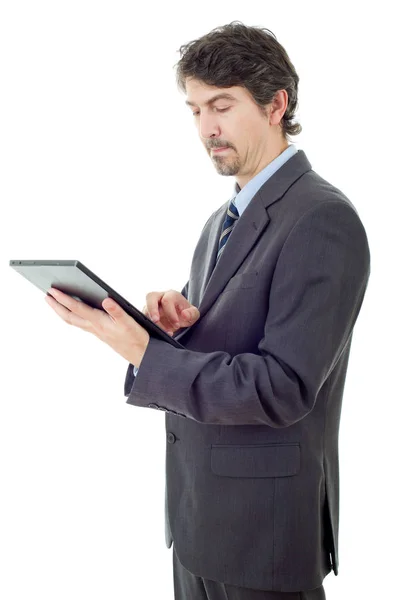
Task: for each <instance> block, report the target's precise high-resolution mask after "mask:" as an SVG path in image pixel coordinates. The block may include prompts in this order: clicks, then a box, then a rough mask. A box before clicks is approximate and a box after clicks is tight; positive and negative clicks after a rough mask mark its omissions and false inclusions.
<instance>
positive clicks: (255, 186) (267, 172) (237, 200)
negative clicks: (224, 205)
mask: <svg viewBox="0 0 400 600" xmlns="http://www.w3.org/2000/svg"><path fill="white" fill-rule="evenodd" d="M296 152H297V148H296V146H294V145H293V144H289V146H288V147H287V148H286V150H284V151H283V152H281V154H279V156H277V157H276V158H274V160H273V161H272V162H270V163H269V164H268V165H267V166H266V167H264V169H263V170H262V171H260V172H259V173H257V175H256V176H255V177H253V179H250V181H248V182H247V183H246V185H245V186H244V188H243V189H240V187H239V185H238V183H237V182H235V186H234V192H233V194H232V196H231V197H230V199H229V201H231V200H232V201H233V203H234V205H235V206H236V208H237V210H238V213H239V217H240V216H241V215H242V214H243V212H244V210H245V209H246V208H247V206H248V205H249V204H250V201H251V199H252V198H253V197H254V196H255V194H256V192H258V190H259V189H260V187H261V186H262V185H264V183H265V182H266V181H267V180H268V179H269V178H270V177H271V175H273V174H274V173H275V172H276V171H277V170H278V169H279V168H280V167H281V166H282V165H283V164H285V162H286V161H288V160H289V158H291V157H292V156H293V155H294V154H296ZM138 371H139V369H138V368H136V367H135V366H134V367H133V374H134V375H135V377H136V375H137V372H138ZM134 383H135V382H134Z"/></svg>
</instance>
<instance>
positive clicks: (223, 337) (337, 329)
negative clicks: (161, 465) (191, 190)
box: [49, 22, 370, 600]
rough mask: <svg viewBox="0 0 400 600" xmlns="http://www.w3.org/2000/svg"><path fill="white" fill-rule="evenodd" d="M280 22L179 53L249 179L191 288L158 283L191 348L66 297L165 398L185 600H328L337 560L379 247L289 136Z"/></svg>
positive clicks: (173, 523)
mask: <svg viewBox="0 0 400 600" xmlns="http://www.w3.org/2000/svg"><path fill="white" fill-rule="evenodd" d="M267 32H268V30H261V29H258V28H254V27H253V28H252V27H246V26H244V25H243V24H240V23H239V24H237V23H235V22H234V23H232V24H229V25H226V26H224V27H222V28H217V29H216V30H213V31H212V32H210V33H209V34H207V35H206V36H203V38H200V39H199V40H196V41H195V42H193V43H192V44H188V45H187V46H185V47H184V55H183V57H182V58H181V61H180V62H179V63H178V65H179V69H178V82H179V84H180V86H181V87H182V89H184V91H185V92H186V96H187V97H186V104H187V105H188V106H189V107H190V109H191V110H192V112H193V115H194V121H195V124H196V127H197V131H198V134H199V136H200V139H201V141H202V143H203V144H204V146H205V149H206V151H207V152H208V153H209V155H210V159H211V160H212V163H213V165H214V166H215V168H216V169H217V171H218V172H219V173H220V174H221V175H226V176H234V177H235V180H236V183H235V188H234V194H233V196H232V198H231V199H230V201H228V202H224V204H223V205H222V206H221V207H220V208H219V209H218V210H216V211H215V212H214V213H213V214H212V215H211V217H210V218H209V219H208V221H207V223H206V224H205V226H204V228H203V231H202V233H201V235H200V239H199V241H198V244H197V246H196V249H195V252H194V255H193V260H192V265H191V271H190V277H189V280H188V282H187V283H186V285H185V287H184V288H183V290H182V292H181V293H179V292H177V291H175V290H169V291H167V292H152V293H150V294H148V296H147V305H146V307H145V309H144V312H145V313H146V314H148V315H150V316H153V315H154V320H155V321H158V324H159V325H160V326H161V327H162V328H163V329H165V330H166V331H169V332H170V334H172V335H174V337H175V339H177V340H179V341H180V342H181V343H182V345H183V346H184V347H185V348H184V349H180V348H176V347H173V346H172V345H170V344H167V343H166V342H165V341H162V340H160V339H157V338H153V337H149V335H148V334H147V332H146V331H145V330H144V329H143V328H142V327H140V326H139V325H138V324H137V323H136V322H135V321H134V320H133V319H132V318H131V317H129V316H128V315H127V314H126V313H125V312H124V311H123V310H122V309H121V308H120V307H118V305H117V304H116V303H115V302H113V301H112V300H111V299H107V300H105V301H104V304H103V306H104V308H105V310H106V311H107V314H104V313H103V311H97V310H95V309H91V308H90V307H88V306H86V305H83V306H82V304H83V303H80V302H78V301H75V300H73V299H72V298H69V297H68V296H66V295H65V294H60V293H58V294H57V293H56V292H54V295H55V297H56V299H57V300H58V301H59V304H56V303H55V302H54V301H52V300H49V302H52V305H53V307H54V309H55V310H56V311H57V312H58V313H59V314H60V316H61V317H62V318H64V319H65V320H66V321H67V322H68V323H70V324H72V325H76V326H79V327H81V328H83V329H85V330H87V331H90V332H91V333H93V334H94V335H97V337H99V339H102V340H103V341H105V342H106V343H108V344H109V345H110V346H111V347H113V348H114V349H115V350H116V351H117V352H119V354H120V355H121V356H123V357H124V358H126V359H127V360H128V361H129V362H130V364H129V367H128V372H127V377H126V381H125V395H126V396H127V402H128V403H129V404H132V405H136V406H143V407H150V408H155V409H159V410H164V411H165V412H166V415H165V417H166V439H167V444H166V446H167V453H166V486H167V489H166V542H167V546H168V547H171V545H172V542H173V543H174V545H173V566H174V589H175V598H176V599H179V600H183V599H185V600H203V599H209V600H219V599H222V598H224V599H226V598H229V600H232V599H235V600H253V599H254V600H255V599H259V600H261V599H263V600H273V599H282V600H285V599H286V600H290V599H293V600H294V599H295V598H296V599H299V598H301V599H302V600H321V599H323V598H325V592H324V588H323V579H324V577H325V576H326V575H327V574H328V573H329V572H330V571H331V570H333V571H334V573H335V574H336V575H337V573H338V515H339V464H338V432H339V421H340V413H341V403H342V396H343V389H344V384H345V378H346V371H347V365H348V360H349V353H350V347H351V341H352V335H353V329H354V325H355V322H356V320H357V317H358V314H359V311H360V308H361V305H362V302H363V298H364V295H365V291H366V288H367V284H368V279H369V274H370V253H369V246H368V240H367V236H366V232H365V229H364V227H363V225H362V222H361V220H360V218H359V216H358V213H357V211H356V209H355V207H354V206H353V205H352V203H351V202H350V200H349V199H348V198H347V197H346V196H345V195H344V194H343V193H342V192H341V191H340V190H338V189H337V188H336V187H334V186H333V185H332V184H330V183H328V182H327V181H326V180H324V179H323V178H322V177H320V176H319V175H318V174H317V173H316V172H315V171H313V169H312V166H311V164H310V162H309V161H308V159H307V157H306V155H305V153H304V152H303V151H302V150H298V149H296V148H295V146H294V145H293V144H289V143H288V135H296V134H297V133H299V132H300V131H301V127H300V125H298V124H296V123H293V122H292V120H293V116H294V112H295V109H296V105H297V83H298V76H297V74H296V72H295V70H294V67H293V65H292V63H291V62H290V60H289V58H288V56H287V54H286V52H285V50H284V49H283V48H282V46H281V45H280V44H279V43H278V42H277V40H276V39H275V37H274V36H273V34H272V35H270V34H269V33H267ZM222 148H226V150H222ZM50 292H51V293H53V291H52V290H51V291H50ZM62 305H63V306H62ZM64 307H65V308H64ZM69 311H71V312H69ZM176 332H178V333H176ZM134 367H135V368H134Z"/></svg>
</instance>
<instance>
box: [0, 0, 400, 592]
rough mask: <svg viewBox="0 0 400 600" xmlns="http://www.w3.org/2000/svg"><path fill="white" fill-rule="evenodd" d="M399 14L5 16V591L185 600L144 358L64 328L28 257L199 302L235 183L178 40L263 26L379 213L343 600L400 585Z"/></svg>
mask: <svg viewBox="0 0 400 600" xmlns="http://www.w3.org/2000/svg"><path fill="white" fill-rule="evenodd" d="M395 6H396V3H395V2H389V1H386V2H384V1H381V2H379V3H376V4H369V3H365V2H359V3H356V2H345V3H343V4H340V3H338V2H332V3H329V4H328V3H325V2H316V3H310V2H301V3H298V2H284V3H275V4H273V3H266V2H253V3H252V2H245V3H238V2H229V3H216V2H204V1H203V2H187V1H185V2H181V3H179V2H174V1H172V2H168V3H161V2H160V3H158V4H157V3H146V4H145V5H144V6H139V5H135V4H134V3H133V2H128V1H118V0H113V2H104V1H99V0H97V1H96V2H94V1H90V0H79V1H76V0H69V1H68V2H66V1H63V2H61V1H53V2H50V1H47V2H45V1H43V0H36V1H35V2H28V1H25V2H22V1H18V0H13V1H12V2H11V0H8V2H7V1H3V3H2V5H1V13H0V61H1V65H0V69H1V70H0V86H1V94H0V119H1V132H0V145H1V146H0V149H1V157H0V159H1V162H0V164H1V178H0V186H1V188H0V202H1V216H0V227H1V230H0V258H1V260H0V285H1V294H0V310H1V336H0V339H1V356H2V358H1V379H0V381H1V394H0V410H1V414H0V461H1V462H0V486H1V487H0V519H1V521H0V571H1V572H0V597H1V598H2V599H4V600H15V599H18V600H22V599H24V600H25V599H26V598H41V600H46V599H51V600H54V599H55V598H56V599H57V600H64V599H70V598H74V599H76V600H81V599H82V600H83V599H85V600H86V599H89V598H90V599H91V598H96V600H100V599H110V600H111V599H113V600H114V599H118V600H127V599H128V598H129V599H130V598H140V599H141V600H147V599H148V600H153V599H154V598H163V599H167V600H172V599H173V580H172V549H171V550H167V548H166V546H165V544H164V484H165V474H164V465H165V463H164V461H165V432H164V413H163V412H157V411H155V410H151V409H144V408H137V407H132V406H129V405H127V404H126V403H125V397H124V395H123V384H124V380H125V374H126V368H127V362H126V361H125V360H124V359H123V358H122V357H120V356H119V355H118V354H117V353H115V352H114V351H113V350H112V349H111V348H110V347H109V346H107V345H106V344H103V343H101V342H100V341H99V340H98V339H97V338H95V337H94V336H91V335H90V334H88V333H85V332H83V331H81V330H79V329H77V328H73V327H70V326H68V325H67V324H66V323H64V322H63V321H62V320H61V319H60V318H59V317H58V316H57V315H56V314H55V313H54V312H53V310H52V309H51V308H50V307H49V306H48V305H47V304H46V302H45V300H44V294H43V293H41V292H40V290H38V289H37V288H36V287H34V286H33V285H30V284H29V283H28V282H27V281H26V280H25V279H24V278H23V277H21V276H20V275H19V274H17V273H16V272H15V271H14V270H12V269H11V268H10V267H9V260H10V259H77V260H80V261H81V262H83V263H84V264H85V265H86V266H88V267H89V268H90V269H91V270H92V271H94V272H95V273H96V274H97V275H98V276H100V277H101V278H102V279H104V280H105V281H107V282H108V283H109V284H110V285H111V286H112V287H113V288H114V289H116V290H118V291H119V293H120V294H122V295H123V296H124V297H126V298H127V299H129V300H130V302H132V303H133V304H135V305H137V306H138V307H139V308H142V307H143V305H144V303H145V296H146V293H147V292H149V291H152V290H163V289H169V288H173V289H177V290H181V288H182V287H183V285H184V284H185V283H186V281H187V279H188V275H189V267H190V262H191V257H192V253H193V250H194V247H195V245H196V242H197V239H198V236H199V234H200V231H201V229H202V228H203V225H204V223H205V221H206V220H207V219H208V217H209V215H210V214H211V213H212V212H213V211H214V210H216V208H218V207H219V206H220V205H221V204H222V203H223V202H224V201H226V200H227V199H228V198H229V196H230V194H231V192H232V190H233V185H234V178H232V177H221V176H219V175H218V174H217V173H216V171H215V169H214V167H213V165H212V162H211V161H210V159H209V157H208V155H207V152H206V150H205V149H204V147H203V146H202V144H201V142H200V140H199V139H198V137H197V132H196V129H195V125H194V121H193V117H192V115H191V111H190V109H188V107H186V106H185V105H184V100H185V96H184V95H183V94H181V93H180V92H179V91H178V90H177V87H176V84H175V70H174V68H173V65H174V64H175V63H176V62H177V61H178V60H179V52H178V48H179V46H180V45H181V44H184V43H187V42H188V41H190V40H193V39H195V38H197V37H199V36H201V35H203V34H205V33H207V32H208V31H209V30H211V29H212V28H214V27H217V26H219V25H223V24H226V23H228V22H230V21H233V20H241V21H242V22H244V23H245V24H246V25H257V26H262V27H267V28H268V29H270V30H272V31H273V32H274V33H275V35H276V36H277V38H278V41H279V42H280V43H281V44H283V46H284V47H285V48H286V50H287V52H288V54H289V57H290V58H291V60H292V62H293V64H294V66H295V68H296V70H297V72H298V74H299V77H300V84H299V111H298V113H297V116H298V120H299V121H300V123H301V124H302V126H303V133H302V134H301V135H300V136H297V137H295V138H293V140H292V141H293V142H294V143H295V144H296V146H297V147H298V148H299V149H303V150H304V151H305V153H306V155H307V157H308V159H309V160H310V162H311V164H312V167H313V169H314V170H315V171H316V172H317V173H318V174H320V175H321V176H322V177H324V178H326V179H327V180H328V181H330V182H331V183H332V184H333V185H336V186H337V187H339V188H340V189H341V190H342V191H343V192H344V193H345V194H346V195H347V196H348V197H349V199H350V200H351V201H352V202H353V204H354V205H355V206H356V207H357V210H358V212H359V215H360V217H361V219H362V221H363V223H364V226H365V228H366V230H367V234H368V239H369V243H370V250H371V278H370V283H369V287H368V290H367V294H366V297H365V300H364V304H363V307H362V310H361V313H360V316H359V319H358V321H357V323H356V328H355V332H354V337H353V345H352V352H351V358H350V364H349V368H348V374H347V381H346V388H345V393H344V398H343V410H342V419H341V430H340V459H341V505H340V541H339V550H340V566H339V576H338V577H335V576H334V575H333V573H331V574H330V575H329V576H328V577H327V578H326V579H325V582H324V585H325V589H326V594H327V599H328V600H339V599H340V600H343V599H344V600H347V599H349V600H350V599H351V600H353V599H354V598H363V599H364V600H365V599H369V598H378V597H379V598H394V597H395V596H396V594H397V593H398V585H399V582H398V577H397V570H398V557H399V550H398V538H399V527H398V506H399V504H400V502H399V496H398V493H397V491H395V490H396V489H397V477H398V473H399V468H398V458H399V451H398V442H397V438H398V431H397V429H398V415H399V411H398V401H399V386H398V381H397V376H398V372H399V371H398V358H399V351H398V339H399V327H398V302H399V300H398V298H399V296H398V293H396V291H397V292H398V282H397V279H398V272H399V267H398V265H399V258H400V256H399V246H398V221H397V216H398V203H399V193H398V189H399V187H398V181H397V176H398V171H399V169H398V159H399V151H398V142H397V134H398V110H399V85H398V73H399V66H398V62H397V63H396V56H395V55H396V53H397V58H398V57H399V44H398V31H397V28H395V18H394V10H395Z"/></svg>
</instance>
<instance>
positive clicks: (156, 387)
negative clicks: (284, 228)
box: [125, 200, 370, 427]
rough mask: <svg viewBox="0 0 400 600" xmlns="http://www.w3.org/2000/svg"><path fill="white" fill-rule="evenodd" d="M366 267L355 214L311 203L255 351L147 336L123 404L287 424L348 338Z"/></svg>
mask: <svg viewBox="0 0 400 600" xmlns="http://www.w3.org/2000/svg"><path fill="white" fill-rule="evenodd" d="M369 274H370V253H369V247H368V240H367V236H366V232H365V229H364V227H363V225H362V222H361V220H360V218H359V216H358V214H357V212H356V211H355V210H354V209H353V208H351V206H350V205H349V204H347V203H345V202H343V201H336V200H332V201H326V202H324V203H321V204H319V205H318V206H316V207H313V208H312V209H310V210H308V211H307V212H306V213H305V214H304V215H303V216H302V217H301V218H300V219H299V220H298V221H297V223H296V224H295V226H294V227H293V228H292V230H291V232H290V233H289V235H288V237H287V239H286V241H285V243H284V245H283V247H282V249H281V252H280V255H279V257H278V260H277V263H276V267H275V271H274V276H273V280H272V285H271V290H270V300H269V308H268V314H267V318H266V322H265V326H264V330H263V331H262V332H260V342H259V344H258V353H257V354H251V353H243V354H238V355H235V356H231V355H230V354H228V353H226V352H224V351H215V352H207V353H204V352H198V351H193V350H189V349H180V348H175V347H173V346H172V345H170V344H167V343H165V342H163V341H162V340H158V339H156V338H150V342H149V344H148V346H147V349H146V352H145V354H144V356H143V359H142V362H141V366H140V373H139V374H138V377H137V381H136V384H135V386H134V388H133V389H132V390H131V392H130V393H129V394H125V395H127V396H128V398H127V403H129V404H133V405H136V406H143V407H148V406H149V405H150V406H151V407H152V408H159V409H161V410H165V411H169V412H172V413H175V414H179V415H183V416H185V417H188V418H191V419H194V420H195V421H198V422H200V423H206V424H221V425H252V424H254V425H258V424H266V425H269V426H271V427H288V426H290V425H292V424H293V423H295V422H297V421H299V420H300V419H302V418H304V417H305V416H306V415H307V414H308V413H309V412H310V411H312V409H313V407H314V404H315V401H316V397H317V395H318V392H319V390H320V388H321V386H322V385H323V383H324V382H325V380H326V379H327V377H328V376H329V374H330V372H331V371H332V369H333V368H334V366H335V364H336V362H337V360H338V359H339V357H340V355H341V353H342V351H343V350H344V348H345V346H346V344H347V343H348V341H349V338H350V336H351V334H352V330H353V327H354V324H355V322H356V319H357V316H358V313H359V311H360V308H361V305H362V302H363V298H364V294H365V291H366V288H367V283H368V279H369ZM200 318H201V317H200ZM198 326H201V323H199V325H198ZM227 326H231V324H230V323H229V317H228V315H227ZM205 335H206V332H205Z"/></svg>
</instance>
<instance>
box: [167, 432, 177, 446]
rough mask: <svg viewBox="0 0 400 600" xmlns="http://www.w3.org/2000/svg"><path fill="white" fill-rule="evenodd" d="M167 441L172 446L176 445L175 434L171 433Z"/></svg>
mask: <svg viewBox="0 0 400 600" xmlns="http://www.w3.org/2000/svg"><path fill="white" fill-rule="evenodd" d="M167 440H168V442H169V443H170V444H174V443H175V442H176V437H175V435H174V434H173V433H171V432H170V431H169V432H168V434H167Z"/></svg>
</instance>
